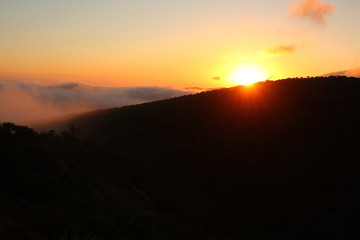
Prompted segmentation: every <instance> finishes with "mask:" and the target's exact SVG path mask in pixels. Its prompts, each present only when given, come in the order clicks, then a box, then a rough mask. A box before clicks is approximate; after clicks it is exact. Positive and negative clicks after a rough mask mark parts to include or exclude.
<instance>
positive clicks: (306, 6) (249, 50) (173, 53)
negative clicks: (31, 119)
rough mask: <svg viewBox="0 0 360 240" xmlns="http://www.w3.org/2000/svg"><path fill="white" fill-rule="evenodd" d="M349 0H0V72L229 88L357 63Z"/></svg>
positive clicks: (354, 12) (353, 1)
mask: <svg viewBox="0 0 360 240" xmlns="http://www.w3.org/2000/svg"><path fill="white" fill-rule="evenodd" d="M358 9H360V1H358V0H321V1H320V0H302V1H295V0H294V1H292V0H272V1H268V0H222V1H218V0H196V1H193V0H167V1H165V0H132V1H122V0H62V1H49V0H0V34H1V36H0V55H1V58H0V72H1V74H2V76H6V77H9V76H10V77H13V78H14V77H18V78H21V79H29V80H34V79H35V80H36V79H37V80H43V81H44V80H47V81H48V82H50V83H53V82H56V81H57V82H59V81H76V82H82V83H86V84H92V85H97V86H116V87H129V86H160V87H174V88H186V87H202V88H213V87H222V86H225V87H226V86H229V83H228V82H227V80H228V79H227V78H228V77H229V76H230V75H231V72H232V71H234V70H235V69H236V68H239V67H241V66H242V65H246V64H252V65H256V66H259V67H260V68H261V69H263V70H264V71H266V73H267V74H268V75H269V76H273V78H274V79H280V78H285V77H295V76H299V77H301V76H314V75H322V74H326V73H330V72H338V71H345V70H351V69H355V68H357V67H359V66H360V45H359V44H358V43H359V41H360V29H359V28H358V26H357V25H358V23H359V22H360V15H359V14H358Z"/></svg>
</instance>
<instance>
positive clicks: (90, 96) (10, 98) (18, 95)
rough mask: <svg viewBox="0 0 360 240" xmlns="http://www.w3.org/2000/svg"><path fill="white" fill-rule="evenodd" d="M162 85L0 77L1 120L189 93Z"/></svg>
mask: <svg viewBox="0 0 360 240" xmlns="http://www.w3.org/2000/svg"><path fill="white" fill-rule="evenodd" d="M190 93H192V92H190V91H182V90H178V89H172V88H161V87H128V88H107V87H92V86H87V85H83V84H79V83H63V84H58V85H41V84H36V83H25V82H16V81H0V122H8V121H9V122H15V123H17V124H30V123H32V122H36V121H42V120H45V119H49V118H55V117H60V116H63V115H66V114H71V113H81V112H86V111H93V110H97V109H104V108H111V107H121V106H125V105H133V104H139V103H144V102H150V101H156V100H161V99H167V98H172V97H178V96H181V95H186V94H190Z"/></svg>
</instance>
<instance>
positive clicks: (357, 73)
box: [324, 67, 360, 78]
mask: <svg viewBox="0 0 360 240" xmlns="http://www.w3.org/2000/svg"><path fill="white" fill-rule="evenodd" d="M324 76H347V77H358V78H360V67H358V68H353V69H349V70H344V71H338V72H332V73H327V74H324Z"/></svg>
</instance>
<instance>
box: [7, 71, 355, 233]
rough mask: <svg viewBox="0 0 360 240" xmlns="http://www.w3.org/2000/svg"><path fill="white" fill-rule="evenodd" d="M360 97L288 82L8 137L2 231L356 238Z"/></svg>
mask: <svg viewBox="0 0 360 240" xmlns="http://www.w3.org/2000/svg"><path fill="white" fill-rule="evenodd" d="M359 92H360V80H359V79H355V78H345V77H329V78H320V77H319V78H307V79H287V80H282V81H277V82H264V83H258V84H255V85H253V86H251V87H246V86H239V87H235V88H230V89H221V90H215V91H211V92H204V93H200V94H196V95H191V96H185V97H179V98H174V99H170V100H164V101H158V102H153V103H147V104H142V105H136V106H129V107H123V108H118V109H111V110H107V111H101V112H96V113H93V114H86V115H84V116H81V117H78V118H76V119H72V120H71V121H70V122H64V123H59V125H62V126H65V125H68V124H69V123H74V124H75V125H70V128H69V130H68V131H67V132H65V133H63V134H62V135H60V136H57V135H55V134H54V133H53V132H49V133H46V134H38V133H35V132H33V131H32V130H30V129H27V128H25V127H19V126H14V125H11V124H10V125H9V124H8V123H7V124H3V125H2V128H1V151H2V155H4V156H5V158H2V159H3V160H1V164H2V165H3V167H2V168H1V169H2V170H3V171H4V173H5V175H3V174H2V177H3V178H4V180H2V184H3V185H4V186H2V189H5V190H4V191H3V192H2V197H1V198H0V200H1V201H2V202H4V204H9V206H10V207H9V208H7V207H3V208H2V209H1V211H0V213H1V215H0V217H1V218H0V220H1V221H2V222H4V224H1V226H7V225H6V224H8V225H10V226H9V227H2V229H3V230H1V229H0V231H2V234H9V231H10V230H9V229H11V228H13V227H15V228H19V229H22V231H25V230H26V231H27V233H29V234H30V233H31V234H37V235H36V236H39V237H42V238H44V239H48V238H50V237H53V236H58V237H59V236H60V237H61V236H64V234H65V232H66V231H70V230H69V229H71V227H72V229H74V228H76V229H77V230H76V231H75V230H71V231H72V232H77V234H79V235H80V236H81V237H83V238H86V237H87V236H88V235H89V234H92V235H91V236H96V237H102V238H104V239H304V238H314V237H327V238H329V239H344V238H346V237H347V236H355V235H356V234H357V228H358V226H357V224H356V222H357V218H358V216H359V210H360V201H359V200H360V192H359V190H358V189H359V188H358V187H357V186H358V184H359V174H358V171H359V165H360V163H359V161H358V160H359V144H360V142H359V133H360V125H359V120H360V112H359V110H358V106H359V105H360V95H359ZM9 126H11V128H19V129H23V130H24V129H25V130H24V131H23V132H26V134H25V135H24V134H20V133H21V132H22V131H20V130H16V131H13V130H10V131H9V130H8V129H9ZM74 126H77V127H78V128H79V129H80V132H79V133H77V128H75V127H74ZM76 134H77V136H78V138H76V137H75V135H76ZM6 174H7V175H6ZM5 179H10V180H5ZM24 185H25V186H24ZM19 188H23V189H25V190H23V191H19V190H17V189H19ZM18 192H20V194H18ZM16 194H18V195H16ZM33 195H35V196H33ZM133 196H135V198H134V197H133ZM68 198H70V199H68ZM34 199H35V200H34ZM68 201H70V202H71V203H68ZM73 202H75V203H73ZM3 206H5V205H3ZM34 206H36V207H39V208H40V210H39V211H38V210H32V211H30V210H29V209H36V208H34ZM8 209H9V210H8ZM79 209H80V210H79ZM42 212H44V214H45V213H46V214H48V215H50V216H48V215H46V214H45V215H41V213H42ZM65 213H66V214H68V215H66V214H65ZM37 214H40V215H37ZM57 214H60V216H58V215H57ZM64 215H66V216H64ZM98 216H103V217H98ZM104 216H105V217H104ZM34 219H37V220H34ZM94 219H96V220H94ZM114 219H121V221H120V222H116V221H115V220H114ZM37 221H39V222H41V221H43V222H44V223H45V224H46V223H51V222H54V223H56V224H54V225H55V226H56V227H54V228H51V227H43V226H44V225H43V223H39V224H38V225H36V222H37ZM112 221H114V222H112ZM109 222H110V224H109ZM129 225H130V227H129ZM45 226H46V225H45ZM109 226H110V227H109ZM107 227H109V228H107ZM129 228H130V229H132V230H129ZM4 229H5V230H4ZM6 229H7V230H6ZM24 229H25V230H24ZM10 232H11V231H10ZM139 234H140V235H139ZM89 236H90V235H89ZM126 237H127V238H126Z"/></svg>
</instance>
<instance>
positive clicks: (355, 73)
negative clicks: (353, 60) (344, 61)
mask: <svg viewBox="0 0 360 240" xmlns="http://www.w3.org/2000/svg"><path fill="white" fill-rule="evenodd" d="M345 76H348V77H359V78H360V67H358V68H354V69H351V70H348V71H346V72H345Z"/></svg>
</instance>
